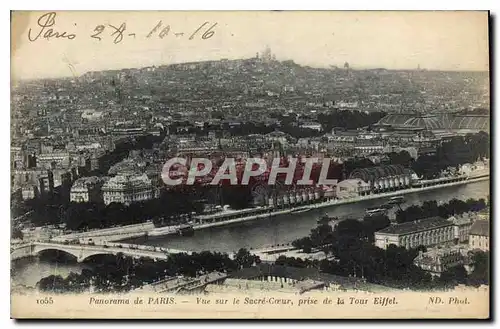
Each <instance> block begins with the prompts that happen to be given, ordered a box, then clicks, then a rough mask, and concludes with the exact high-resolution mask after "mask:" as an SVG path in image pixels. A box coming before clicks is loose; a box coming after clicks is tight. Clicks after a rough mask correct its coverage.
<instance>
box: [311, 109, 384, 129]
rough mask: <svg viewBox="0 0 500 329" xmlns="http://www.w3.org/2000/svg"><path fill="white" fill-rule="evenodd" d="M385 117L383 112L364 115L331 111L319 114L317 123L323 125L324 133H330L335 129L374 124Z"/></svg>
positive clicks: (354, 112)
mask: <svg viewBox="0 0 500 329" xmlns="http://www.w3.org/2000/svg"><path fill="white" fill-rule="evenodd" d="M385 115H386V113H385V112H377V111H374V112H368V113H366V112H362V111H342V110H332V111H331V112H329V113H327V114H319V115H318V121H319V122H321V123H322V124H323V129H324V130H325V131H330V130H331V129H332V128H335V127H342V128H346V129H357V128H361V127H367V126H370V125H372V124H375V123H377V122H378V121H380V119H382V118H383V117H384V116H385Z"/></svg>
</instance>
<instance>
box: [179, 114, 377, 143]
mask: <svg viewBox="0 0 500 329" xmlns="http://www.w3.org/2000/svg"><path fill="white" fill-rule="evenodd" d="M385 115H386V114H385V113H384V112H369V113H366V112H362V111H357V110H355V111H341V110H337V109H332V110H331V111H330V112H328V113H322V114H319V115H318V117H317V118H312V117H311V118H309V119H310V121H318V122H321V124H322V126H323V131H327V132H328V131H331V130H332V128H343V129H357V128H361V127H367V126H370V125H372V124H374V123H377V122H378V121H379V120H380V119H382V117H384V116H385ZM218 117H219V118H220V119H224V115H223V114H222V113H221V114H220V115H218ZM271 117H273V118H275V119H277V120H278V121H279V124H263V123H254V122H241V123H240V124H238V125H229V124H228V123H225V124H223V125H222V126H212V127H210V126H208V124H207V125H206V126H205V127H203V128H198V127H194V126H192V125H191V124H190V123H189V122H180V123H175V124H174V125H173V126H172V127H171V128H172V129H174V130H176V129H177V127H186V128H187V129H186V133H188V134H197V135H205V134H206V133H207V131H209V130H216V131H220V130H224V131H228V132H229V133H230V134H231V135H232V136H246V135H250V134H262V135H265V134H268V133H270V132H273V131H275V130H276V129H279V130H280V131H283V132H285V133H287V134H290V135H291V136H292V137H294V138H304V137H316V136H321V135H322V134H323V132H319V131H317V130H314V129H309V128H301V127H299V126H298V124H297V123H298V117H297V116H296V115H286V116H284V115H280V114H274V115H273V114H271ZM301 119H302V120H306V119H308V118H306V117H301Z"/></svg>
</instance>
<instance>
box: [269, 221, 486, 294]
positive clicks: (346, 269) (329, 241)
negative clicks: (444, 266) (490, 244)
mask: <svg viewBox="0 0 500 329" xmlns="http://www.w3.org/2000/svg"><path fill="white" fill-rule="evenodd" d="M373 219H375V221H374V222H373V223H370V220H369V218H365V219H364V220H363V221H356V220H352V219H348V220H344V221H341V222H339V223H338V224H337V225H336V226H335V228H334V229H332V230H330V231H329V233H328V234H326V235H324V240H323V241H322V242H321V243H323V245H322V247H321V249H322V250H323V251H324V252H325V253H326V254H327V255H328V256H329V257H328V259H324V260H321V261H317V260H302V259H300V258H287V257H284V256H283V257H280V258H278V260H277V261H276V264H279V265H289V266H296V267H314V268H317V269H318V270H319V271H322V272H325V273H330V274H336V275H340V276H356V277H363V278H365V279H366V280H367V281H368V282H371V283H379V284H384V285H390V286H393V287H398V288H412V289H434V288H443V287H452V286H454V285H456V284H468V285H474V286H478V285H480V284H487V283H488V277H489V269H488V267H489V263H488V261H489V255H487V254H485V253H481V252H478V253H477V254H474V256H473V259H472V262H473V265H474V271H473V272H472V273H471V274H470V275H467V272H466V271H465V269H464V268H463V266H457V267H454V268H450V269H448V270H447V271H446V272H444V273H443V274H442V276H441V277H440V278H437V279H434V278H432V276H431V275H430V274H429V273H427V272H425V271H424V270H422V269H421V268H419V267H418V266H416V265H414V263H413V261H414V259H415V257H416V256H417V255H418V253H419V251H421V250H422V251H424V252H425V251H426V249H425V247H423V246H420V247H418V248H415V249H410V250H407V249H406V248H404V247H397V246H395V245H390V246H388V248H387V249H385V250H384V249H380V248H378V247H376V246H374V245H373V232H374V231H376V230H379V229H381V228H383V226H384V225H388V223H387V221H388V219H387V218H383V216H380V217H379V218H373ZM324 225H325V224H321V223H320V224H319V226H324ZM319 231H321V232H324V231H327V229H326V228H321V229H319V227H318V228H316V229H315V230H313V232H311V235H310V236H309V238H310V239H311V243H312V244H313V245H314V244H315V241H317V240H314V235H315V232H319ZM295 245H297V244H295Z"/></svg>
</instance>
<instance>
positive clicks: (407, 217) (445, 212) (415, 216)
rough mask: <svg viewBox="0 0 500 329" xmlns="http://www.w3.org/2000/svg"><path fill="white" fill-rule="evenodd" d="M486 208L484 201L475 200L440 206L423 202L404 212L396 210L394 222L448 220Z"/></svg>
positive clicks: (452, 201)
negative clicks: (430, 219)
mask: <svg viewBox="0 0 500 329" xmlns="http://www.w3.org/2000/svg"><path fill="white" fill-rule="evenodd" d="M486 207H487V204H486V201H485V200H484V199H479V200H476V199H472V198H471V199H468V200H467V201H462V200H458V199H452V200H450V202H448V203H444V204H442V205H438V203H437V202H436V201H435V200H433V201H424V202H423V204H422V205H420V206H418V205H413V206H410V207H408V208H406V209H404V210H403V209H398V210H397V211H396V222H397V223H405V222H413V221H415V220H419V219H424V218H429V217H436V216H439V217H442V218H448V217H450V216H454V215H461V214H463V213H465V212H469V211H480V210H482V209H485V208H486Z"/></svg>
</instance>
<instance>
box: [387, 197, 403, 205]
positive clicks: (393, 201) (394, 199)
mask: <svg viewBox="0 0 500 329" xmlns="http://www.w3.org/2000/svg"><path fill="white" fill-rule="evenodd" d="M404 202H405V198H404V197H402V196H393V197H392V198H390V199H389V202H388V204H402V203H404Z"/></svg>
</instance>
